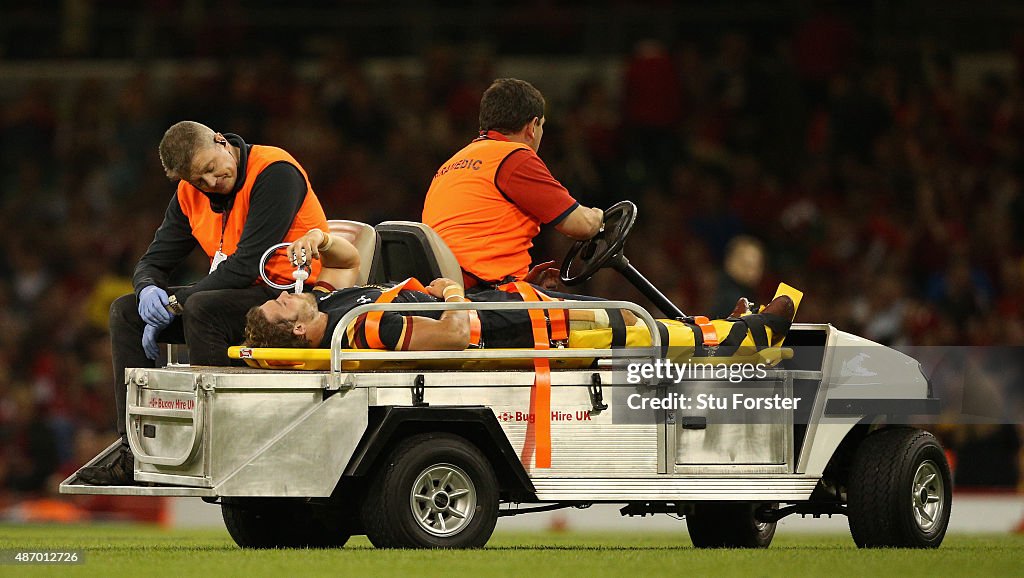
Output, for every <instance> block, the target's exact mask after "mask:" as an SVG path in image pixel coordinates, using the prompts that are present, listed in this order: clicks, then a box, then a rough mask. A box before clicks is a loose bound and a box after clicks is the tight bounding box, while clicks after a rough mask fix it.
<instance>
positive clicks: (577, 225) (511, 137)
mask: <svg viewBox="0 0 1024 578" xmlns="http://www.w3.org/2000/svg"><path fill="white" fill-rule="evenodd" d="M543 135H544V97H543V96H542V95H541V93H540V91H538V90H537V89H536V88H534V87H533V86H532V85H531V84H530V83H528V82H525V81H522V80H516V79H512V78H500V79H498V80H495V81H494V83H493V84H491V86H490V88H488V89H487V90H486V91H484V94H483V97H482V98H481V100H480V136H479V138H477V139H476V140H474V141H473V142H471V143H469V145H467V146H466V147H465V148H463V149H462V150H460V151H459V152H458V153H456V154H455V156H453V157H452V158H451V159H449V160H448V161H447V162H445V163H444V164H443V165H441V168H440V169H438V171H437V173H436V174H435V175H434V179H433V181H432V182H431V184H430V189H429V190H428V191H427V196H426V199H425V201H424V204H423V222H424V223H426V224H427V225H430V227H431V228H433V229H434V230H435V231H437V233H438V235H440V236H441V238H442V239H444V242H445V243H446V244H447V245H448V246H449V247H450V248H451V250H452V253H454V254H455V258H456V259H458V261H459V265H461V266H462V271H463V281H464V282H465V286H466V288H467V289H468V288H470V287H473V286H475V285H478V284H483V285H494V284H499V283H504V282H508V281H514V280H523V279H524V278H526V277H527V273H528V272H529V271H530V253H529V250H530V248H531V247H533V238H534V237H536V236H537V233H539V232H540V226H541V225H542V224H549V225H554V227H555V229H557V230H558V231H559V232H561V233H562V234H564V235H566V236H568V237H571V238H573V239H579V240H582V239H589V238H591V237H593V236H594V235H596V234H597V232H598V231H599V230H600V228H601V224H602V221H603V220H604V213H603V212H602V211H601V210H600V209H596V208H588V207H584V206H582V205H580V204H579V203H578V202H577V201H576V199H574V198H573V197H572V195H570V194H569V191H567V190H566V189H565V187H563V186H562V184H561V183H559V182H558V181H557V180H555V178H554V177H553V176H551V171H549V170H548V168H547V166H546V165H545V164H544V161H542V160H541V159H540V157H539V156H537V149H538V148H539V147H540V141H541V137H542V136H543ZM550 264H553V263H546V264H544V265H543V266H540V268H541V269H546V267H547V266H548V265H550ZM527 280H529V281H535V280H536V281H541V279H535V278H533V277H531V278H529V279H527ZM549 288H551V287H549Z"/></svg>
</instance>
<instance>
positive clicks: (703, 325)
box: [693, 315, 719, 347]
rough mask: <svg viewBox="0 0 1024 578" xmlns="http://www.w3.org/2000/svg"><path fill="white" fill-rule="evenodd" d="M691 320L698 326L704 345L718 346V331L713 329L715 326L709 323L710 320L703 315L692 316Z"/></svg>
mask: <svg viewBox="0 0 1024 578" xmlns="http://www.w3.org/2000/svg"><path fill="white" fill-rule="evenodd" d="M693 322H694V323H696V324H697V327H700V332H701V334H703V335H704V346H705V347H718V344H719V341H718V332H717V331H715V326H714V325H712V324H711V320H710V319H708V318H707V317H704V316H703V315H698V316H697V317H694V318H693Z"/></svg>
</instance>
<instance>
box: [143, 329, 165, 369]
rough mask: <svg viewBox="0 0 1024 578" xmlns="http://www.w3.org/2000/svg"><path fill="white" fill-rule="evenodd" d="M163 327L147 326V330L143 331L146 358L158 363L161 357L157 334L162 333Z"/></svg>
mask: <svg viewBox="0 0 1024 578" xmlns="http://www.w3.org/2000/svg"><path fill="white" fill-rule="evenodd" d="M161 329H162V328H161V327H156V326H155V325H148V324H147V325H146V328H145V329H143V330H142V349H143V350H144V351H145V352H146V357H148V358H150V359H152V360H153V361H156V360H157V358H158V357H160V346H159V345H157V344H156V334H157V333H160V330H161Z"/></svg>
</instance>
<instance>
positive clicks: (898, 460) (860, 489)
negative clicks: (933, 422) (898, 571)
mask: <svg viewBox="0 0 1024 578" xmlns="http://www.w3.org/2000/svg"><path fill="white" fill-rule="evenodd" d="M952 486H953V484H952V481H951V479H950V475H949V464H948V463H947V462H946V454H945V453H944V452H943V451H942V446H941V445H939V442H938V440H936V439H935V436H933V435H932V434H930V433H928V432H926V431H923V430H919V429H911V428H894V429H885V430H882V431H880V432H877V433H875V434H872V435H870V436H868V437H867V438H865V439H864V441H863V442H862V443H861V445H860V447H859V448H857V452H856V454H854V457H853V465H852V467H851V468H850V480H849V484H848V488H847V496H848V505H847V512H848V515H849V518H850V534H851V535H852V536H853V541H854V542H856V543H857V546H858V547H860V548H878V547H894V548H937V547H938V546H939V544H941V543H942V539H943V537H945V535H946V527H947V526H948V525H949V513H950V509H951V506H952V501H953V494H952V489H953V488H952Z"/></svg>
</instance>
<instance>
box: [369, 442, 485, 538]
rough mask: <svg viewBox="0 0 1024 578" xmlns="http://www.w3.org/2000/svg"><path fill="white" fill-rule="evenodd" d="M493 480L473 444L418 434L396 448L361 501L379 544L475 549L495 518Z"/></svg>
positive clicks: (370, 529) (371, 531)
mask: <svg viewBox="0 0 1024 578" xmlns="http://www.w3.org/2000/svg"><path fill="white" fill-rule="evenodd" d="M497 485H498V483H497V480H496V478H495V475H494V470H493V469H492V468H491V464H490V462H488V461H487V458H486V457H484V455H483V454H482V453H481V452H480V450H479V449H477V447H476V446H475V445H473V444H471V443H469V442H468V441H466V440H465V439H463V438H461V437H458V436H455V435H451V434H441V433H437V434H421V435H417V436H413V437H411V438H409V439H407V440H405V441H403V442H402V443H401V444H399V445H398V447H396V448H395V449H394V450H393V451H392V452H391V454H390V455H389V456H388V458H387V461H386V462H385V463H384V464H383V465H382V466H381V467H380V468H379V469H378V471H377V472H376V474H375V475H374V479H373V481H371V483H370V486H369V492H368V496H367V499H366V501H365V502H364V503H363V516H362V520H363V525H364V528H365V529H366V535H367V537H368V538H369V539H370V542H372V543H373V545H374V546H377V547H378V548H479V547H482V546H483V545H484V544H486V543H487V540H488V539H489V538H490V537H491V532H493V531H494V525H495V523H497V521H498V494H497V490H496V488H497Z"/></svg>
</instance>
